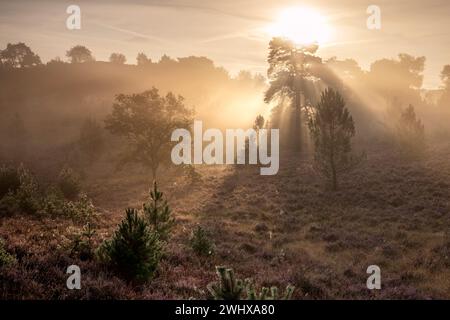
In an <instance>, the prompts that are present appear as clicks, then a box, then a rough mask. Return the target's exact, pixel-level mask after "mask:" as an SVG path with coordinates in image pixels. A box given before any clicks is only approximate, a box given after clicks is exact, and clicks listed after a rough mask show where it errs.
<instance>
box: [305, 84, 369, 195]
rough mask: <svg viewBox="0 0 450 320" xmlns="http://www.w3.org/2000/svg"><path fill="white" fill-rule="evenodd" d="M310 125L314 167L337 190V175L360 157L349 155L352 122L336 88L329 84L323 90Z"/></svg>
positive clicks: (312, 114)
mask: <svg viewBox="0 0 450 320" xmlns="http://www.w3.org/2000/svg"><path fill="white" fill-rule="evenodd" d="M309 128H310V131H311V136H312V138H313V141H314V146H315V155H314V160H315V164H314V168H315V169H316V170H317V171H318V172H319V173H320V174H322V175H323V176H324V177H325V178H326V179H327V180H329V182H330V183H331V186H332V188H333V190H336V189H337V188H338V178H339V175H340V174H341V173H344V172H346V171H348V170H350V169H352V168H353V167H354V166H355V165H356V164H357V163H358V162H359V161H360V160H361V159H362V157H353V156H352V155H351V151H352V145H351V139H352V138H353V137H354V135H355V125H354V122H353V118H352V116H351V115H350V113H349V111H348V110H347V108H345V102H344V99H343V98H342V97H341V95H340V94H339V92H337V91H334V90H333V89H330V88H329V89H326V90H325V91H324V92H323V93H322V95H321V100H320V102H319V103H318V104H317V106H316V107H315V108H314V109H313V111H312V113H311V114H310V119H309Z"/></svg>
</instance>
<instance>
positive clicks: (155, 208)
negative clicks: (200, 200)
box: [143, 181, 175, 240]
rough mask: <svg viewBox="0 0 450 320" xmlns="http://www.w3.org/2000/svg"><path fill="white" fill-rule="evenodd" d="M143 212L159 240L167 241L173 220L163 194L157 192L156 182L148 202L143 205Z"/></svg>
mask: <svg viewBox="0 0 450 320" xmlns="http://www.w3.org/2000/svg"><path fill="white" fill-rule="evenodd" d="M143 211H144V215H145V216H146V218H147V221H148V223H149V225H150V227H151V228H152V229H153V230H154V231H156V232H157V233H158V234H159V238H160V239H161V240H167V239H168V238H169V234H170V231H171V229H172V227H173V225H174V223H175V219H174V218H173V217H172V212H171V210H170V207H169V205H168V204H167V201H166V200H165V199H164V194H163V193H162V192H160V191H159V190H158V185H157V184H156V181H155V182H154V183H153V190H152V191H150V201H149V202H148V203H144V205H143Z"/></svg>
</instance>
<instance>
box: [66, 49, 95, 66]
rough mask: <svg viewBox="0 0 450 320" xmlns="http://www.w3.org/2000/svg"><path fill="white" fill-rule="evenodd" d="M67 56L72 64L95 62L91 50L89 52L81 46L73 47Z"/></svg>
mask: <svg viewBox="0 0 450 320" xmlns="http://www.w3.org/2000/svg"><path fill="white" fill-rule="evenodd" d="M66 56H67V57H68V58H69V59H70V62H71V63H82V62H90V61H94V60H95V59H94V57H93V56H92V52H91V50H89V49H88V48H86V47H85V46H80V45H77V46H75V47H72V48H71V49H70V50H69V51H67V52H66Z"/></svg>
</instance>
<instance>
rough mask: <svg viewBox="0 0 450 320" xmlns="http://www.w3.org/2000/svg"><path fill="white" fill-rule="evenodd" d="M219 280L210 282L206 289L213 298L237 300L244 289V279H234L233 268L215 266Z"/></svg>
mask: <svg viewBox="0 0 450 320" xmlns="http://www.w3.org/2000/svg"><path fill="white" fill-rule="evenodd" d="M216 271H217V276H218V277H219V282H218V283H216V282H212V283H210V284H209V285H208V290H209V292H210V293H211V295H212V296H213V297H214V299H215V300H239V299H240V298H241V295H242V293H243V292H244V289H245V283H244V281H242V280H240V279H236V278H235V276H234V271H233V269H228V268H225V267H216Z"/></svg>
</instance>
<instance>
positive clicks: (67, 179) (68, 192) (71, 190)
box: [58, 168, 81, 200]
mask: <svg viewBox="0 0 450 320" xmlns="http://www.w3.org/2000/svg"><path fill="white" fill-rule="evenodd" d="M58 187H59V189H60V190H61V192H62V193H63V195H64V197H66V198H67V199H70V200H73V199H75V198H76V197H78V195H79V194H80V191H81V184H80V178H79V176H78V175H77V174H76V173H75V172H74V171H73V170H72V169H71V168H64V169H62V170H61V172H60V174H59V177H58Z"/></svg>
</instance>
